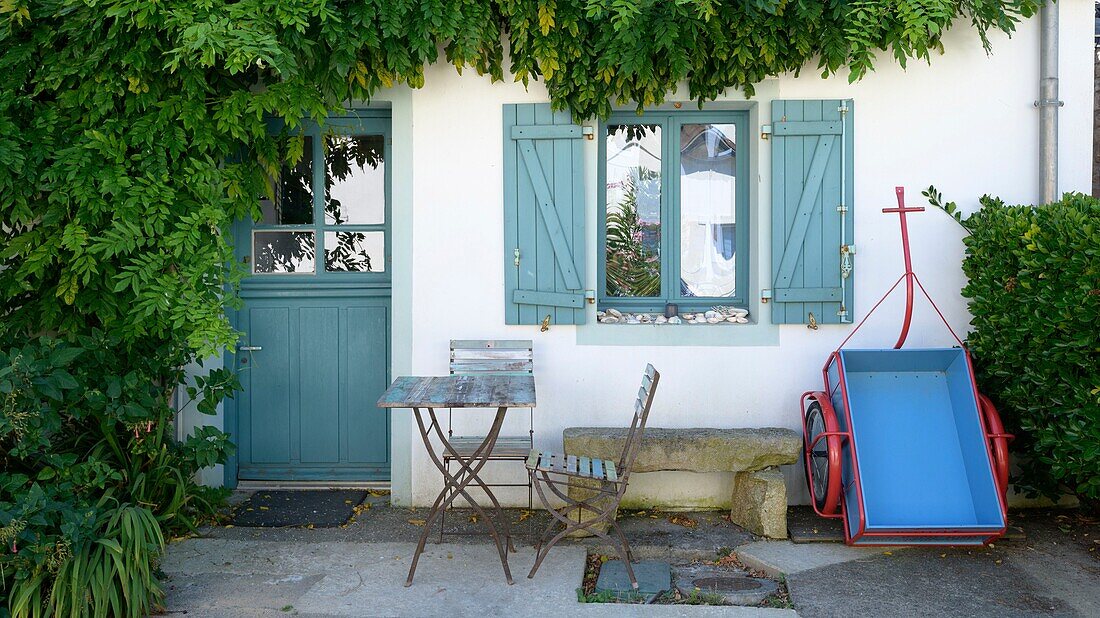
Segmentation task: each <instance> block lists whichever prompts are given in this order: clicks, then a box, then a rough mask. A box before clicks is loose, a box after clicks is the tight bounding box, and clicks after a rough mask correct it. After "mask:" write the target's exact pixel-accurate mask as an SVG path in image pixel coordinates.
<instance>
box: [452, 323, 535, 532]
mask: <svg viewBox="0 0 1100 618" xmlns="http://www.w3.org/2000/svg"><path fill="white" fill-rule="evenodd" d="M450 347H451V349H450V355H451V362H450V370H451V375H453V376H469V375H533V374H534V373H535V354H534V344H533V343H532V342H531V340H530V339H522V340H482V339H473V340H469V339H452V340H451V346H450ZM527 415H528V430H527V435H525V436H524V435H518V436H500V437H499V438H497V441H496V444H495V445H494V446H493V450H492V452H490V453H489V456H488V457H487V459H488V460H489V461H516V462H523V461H525V460H526V459H527V455H528V454H529V453H530V452H531V449H532V448H533V446H534V443H535V413H534V410H532V409H531V408H528V409H527ZM484 440H485V436H484V435H480V436H455V435H454V428H453V425H452V415H451V410H447V441H448V442H450V443H451V446H453V447H454V449H455V452H457V453H458V454H460V455H462V456H463V457H469V456H470V455H472V454H473V453H474V451H476V450H477V449H478V447H479V446H481V443H482V442H483V441H484ZM452 461H454V455H452V454H451V453H450V452H449V451H444V453H443V465H444V466H446V468H447V471H448V472H450V469H451V462H452ZM487 485H489V486H490V487H526V488H527V508H532V507H533V506H534V494H533V490H532V487H533V485H532V484H531V481H530V480H528V481H527V482H526V483H487ZM446 518H447V510H446V509H444V510H443V512H442V513H441V517H440V518H439V540H440V541H442V540H443V535H444V534H463V533H461V532H459V533H456V532H445V531H444V527H445V526H446Z"/></svg>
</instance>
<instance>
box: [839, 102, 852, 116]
mask: <svg viewBox="0 0 1100 618" xmlns="http://www.w3.org/2000/svg"><path fill="white" fill-rule="evenodd" d="M836 111H838V112H840V113H841V114H847V113H848V112H849V111H850V110H849V109H848V102H847V101H841V102H840V107H838V108H836Z"/></svg>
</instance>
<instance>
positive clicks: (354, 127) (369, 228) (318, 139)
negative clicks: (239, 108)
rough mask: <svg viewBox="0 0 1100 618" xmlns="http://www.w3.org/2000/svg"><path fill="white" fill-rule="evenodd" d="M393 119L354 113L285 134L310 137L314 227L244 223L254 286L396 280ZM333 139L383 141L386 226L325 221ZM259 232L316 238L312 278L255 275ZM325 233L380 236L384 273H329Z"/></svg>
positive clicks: (275, 129)
mask: <svg viewBox="0 0 1100 618" xmlns="http://www.w3.org/2000/svg"><path fill="white" fill-rule="evenodd" d="M269 130H270V131H271V132H272V133H279V132H281V131H282V130H283V124H282V123H281V122H279V121H273V122H271V123H269ZM390 130H391V129H390V122H389V115H388V113H387V112H386V111H376V110H356V111H352V112H350V113H349V114H347V115H343V116H330V117H328V118H327V119H326V120H325V122H324V124H323V125H318V124H317V123H316V122H313V121H307V122H304V123H302V126H300V127H298V128H296V129H292V130H289V131H286V135H287V136H288V137H292V136H296V135H302V136H306V137H311V138H312V141H313V144H312V148H311V150H310V152H303V153H302V156H308V157H311V158H312V174H313V176H312V179H311V187H312V193H313V204H312V212H313V223H304V224H302V223H295V224H263V223H258V222H256V221H246V223H247V235H246V237H245V238H242V239H241V240H242V241H244V242H245V243H247V244H246V245H245V246H244V247H242V249H244V251H245V252H247V258H248V279H251V280H252V282H253V283H259V282H261V281H280V280H282V281H285V280H286V279H288V278H289V279H299V280H308V281H318V280H320V281H325V282H333V283H336V282H348V283H350V282H357V283H360V284H362V283H372V284H386V285H388V284H389V283H390V281H391V279H392V268H393V264H392V262H391V260H390V254H391V246H390V243H391V237H390V227H391V226H390V221H391V219H392V215H393V213H392V208H393V204H392V201H393V200H392V198H391V173H392V168H391V163H390V159H391V155H392V153H391V147H392V139H391V135H390ZM331 135H379V136H381V137H382V148H383V151H382V153H383V154H382V156H383V162H384V163H385V170H384V176H383V182H384V186H383V195H384V196H385V200H386V203H385V205H384V210H383V222H382V223H343V224H335V223H328V222H327V221H326V220H325V193H324V182H325V165H324V148H325V138H327V137H329V136H331ZM257 232H312V233H313V236H314V269H313V271H312V272H306V271H302V272H290V273H287V272H256V260H255V256H254V255H253V247H254V245H253V237H254V235H255V234H256V233H257ZM327 232H364V233H368V232H381V233H382V243H383V251H382V260H383V267H384V270H382V271H365V272H362V271H340V270H328V269H327V268H325V234H326V233H327Z"/></svg>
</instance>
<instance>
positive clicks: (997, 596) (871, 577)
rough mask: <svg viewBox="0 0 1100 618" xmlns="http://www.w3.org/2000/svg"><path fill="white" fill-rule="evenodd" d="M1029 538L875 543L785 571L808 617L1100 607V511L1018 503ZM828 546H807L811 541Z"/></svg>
mask: <svg viewBox="0 0 1100 618" xmlns="http://www.w3.org/2000/svg"><path fill="white" fill-rule="evenodd" d="M1012 516H1013V521H1014V523H1016V524H1017V525H1020V526H1021V527H1022V528H1023V531H1024V533H1025V534H1026V539H1024V540H1019V541H998V542H996V543H994V544H993V545H990V546H988V547H953V548H952V547H910V548H890V547H879V548H866V549H865V551H870V552H877V553H876V554H874V555H870V556H866V557H862V558H859V559H856V560H848V561H844V562H837V563H833V564H826V565H823V566H820V567H816V568H812V569H804V570H800V571H796V572H792V573H790V574H788V576H787V587H788V590H789V592H790V597H791V602H792V603H793V605H794V607H795V608H796V609H797V610H798V612H799V615H801V616H820V617H830V616H838V617H840V616H843V617H845V618H850V617H851V616H882V617H886V618H888V617H892V616H905V617H906V618H908V617H910V616H917V617H920V616H936V617H937V618H938V617H947V618H950V617H955V616H958V617H960V618H962V617H966V618H970V617H972V616H996V617H998V618H1006V617H1007V618H1016V617H1019V618H1023V617H1025V616H1026V617H1032V616H1081V617H1089V618H1091V617H1094V616H1100V558H1098V555H1097V554H1100V519H1098V518H1096V517H1095V516H1088V515H1085V514H1082V513H1075V512H1056V511H1055V512H1049V511H1047V512H1042V511H1037V512H1027V511H1025V512H1014V513H1013V514H1012ZM816 547H828V545H822V544H814V545H799V546H798V548H799V549H800V550H802V549H808V548H816Z"/></svg>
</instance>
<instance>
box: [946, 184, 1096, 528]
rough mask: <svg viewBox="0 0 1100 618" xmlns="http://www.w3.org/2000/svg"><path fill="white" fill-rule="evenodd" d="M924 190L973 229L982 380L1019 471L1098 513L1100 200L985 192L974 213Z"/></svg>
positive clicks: (1034, 486) (1033, 488) (969, 269)
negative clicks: (1046, 200)
mask: <svg viewBox="0 0 1100 618" xmlns="http://www.w3.org/2000/svg"><path fill="white" fill-rule="evenodd" d="M925 195H927V196H929V197H930V202H931V203H932V204H933V205H935V206H938V207H940V208H943V209H944V210H945V211H946V212H947V213H948V214H951V215H953V216H954V217H955V219H957V220H958V221H959V222H960V223H961V224H962V226H963V227H964V228H966V230H967V231H968V232H969V233H970V234H969V236H967V237H966V239H965V241H964V242H965V243H966V259H965V261H964V262H963V271H964V272H965V273H966V275H967V277H968V278H969V281H968V283H967V284H966V287H964V288H963V296H965V297H966V298H968V299H969V308H970V313H971V315H972V316H973V319H972V321H971V325H972V326H973V331H972V332H971V333H970V336H969V337H968V345H969V346H970V348H971V350H972V351H973V354H974V360H975V363H976V369H977V378H978V384H979V386H980V387H981V389H982V390H983V391H984V392H985V393H986V394H988V395H989V396H990V397H991V398H992V399H993V400H994V402H995V403H996V404H997V405H998V408H999V409H1000V410H1001V412H1002V414H1003V415H1004V417H1005V424H1006V426H1007V428H1008V430H1009V431H1012V432H1014V433H1015V434H1016V441H1015V442H1013V447H1014V450H1015V451H1016V453H1017V455H1019V456H1020V457H1019V458H1018V464H1019V466H1020V471H1021V474H1020V477H1019V478H1017V479H1014V481H1015V483H1016V486H1017V487H1019V488H1022V489H1024V490H1026V491H1028V492H1029V493H1031V494H1039V493H1042V494H1046V495H1047V496H1050V497H1051V498H1057V497H1058V496H1059V495H1060V494H1061V493H1062V492H1063V491H1066V490H1068V491H1070V492H1073V493H1075V494H1076V495H1077V496H1078V497H1079V498H1080V499H1081V501H1082V502H1083V503H1084V504H1086V505H1089V506H1091V507H1092V508H1093V509H1098V508H1100V338H1098V337H1097V324H1098V323H1100V201H1097V200H1096V199H1094V198H1092V197H1089V196H1087V195H1083V194H1079V193H1068V194H1066V195H1065V196H1064V197H1063V198H1062V200H1061V201H1060V202H1055V203H1053V204H1048V205H1045V206H1038V207H1036V206H1010V205H1006V204H1005V203H1004V202H1003V201H1001V200H999V199H996V198H992V197H989V196H983V197H982V198H981V200H980V203H981V208H980V209H979V210H978V211H976V212H974V213H973V214H971V215H969V216H963V215H961V214H960V213H959V212H958V206H957V205H956V204H954V203H953V202H950V203H946V204H945V203H943V201H942V196H941V195H940V194H939V192H938V191H936V190H935V188H934V187H929V189H928V191H926V193H925Z"/></svg>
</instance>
